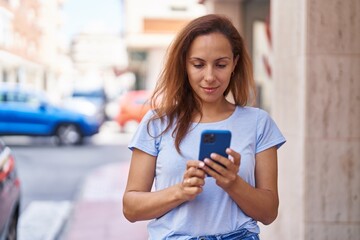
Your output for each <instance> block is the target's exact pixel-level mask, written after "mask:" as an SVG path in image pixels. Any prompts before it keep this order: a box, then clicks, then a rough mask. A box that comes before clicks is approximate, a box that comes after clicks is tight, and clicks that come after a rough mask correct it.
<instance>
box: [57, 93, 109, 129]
mask: <svg viewBox="0 0 360 240" xmlns="http://www.w3.org/2000/svg"><path fill="white" fill-rule="evenodd" d="M106 104H107V96H106V93H105V90H104V89H103V88H93V89H74V90H73V91H72V93H71V95H70V96H69V97H68V98H66V99H65V100H64V101H63V105H64V106H65V107H66V108H68V109H72V110H75V111H79V112H81V113H83V114H86V115H91V116H94V117H96V118H97V119H98V120H99V121H100V122H101V123H103V122H104V121H106V120H107V115H106V111H105V109H106Z"/></svg>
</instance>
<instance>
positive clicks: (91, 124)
mask: <svg viewBox="0 0 360 240" xmlns="http://www.w3.org/2000/svg"><path fill="white" fill-rule="evenodd" d="M100 125H101V123H100V122H99V120H97V119H96V118H94V117H91V116H86V115H84V114H81V113H79V112H76V111H73V110H69V109H66V108H62V107H59V106H55V105H53V104H51V103H50V102H49V101H48V100H47V99H46V97H45V94H44V93H42V92H35V91H32V90H29V89H25V88H22V87H21V86H19V85H16V86H11V87H10V86H7V85H0V135H24V136H54V137H55V140H56V142H57V144H59V145H79V144H82V143H83V140H84V138H85V137H90V136H93V135H94V134H96V133H98V132H99V128H100Z"/></svg>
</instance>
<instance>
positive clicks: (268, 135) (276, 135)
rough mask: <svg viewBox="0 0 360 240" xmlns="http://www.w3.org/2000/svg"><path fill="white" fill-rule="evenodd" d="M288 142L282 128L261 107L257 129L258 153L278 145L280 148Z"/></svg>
mask: <svg viewBox="0 0 360 240" xmlns="http://www.w3.org/2000/svg"><path fill="white" fill-rule="evenodd" d="M285 142H286V139H285V137H284V136H283V135H282V133H281V132H280V129H279V128H278V126H277V125H276V123H275V122H274V120H273V119H272V118H271V117H270V116H269V114H268V113H267V112H265V111H264V110H261V109H259V112H258V118H257V129H256V153H259V152H261V151H264V150H266V149H268V148H271V147H273V146H276V147H277V148H280V147H281V146H282V145H283V144H284V143H285Z"/></svg>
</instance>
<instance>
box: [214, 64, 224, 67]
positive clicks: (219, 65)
mask: <svg viewBox="0 0 360 240" xmlns="http://www.w3.org/2000/svg"><path fill="white" fill-rule="evenodd" d="M216 66H217V67H219V68H226V64H216Z"/></svg>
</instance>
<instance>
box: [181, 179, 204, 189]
mask: <svg viewBox="0 0 360 240" xmlns="http://www.w3.org/2000/svg"><path fill="white" fill-rule="evenodd" d="M204 184H205V180H204V179H203V178H197V177H192V178H186V179H184V181H183V186H186V187H202V186H204Z"/></svg>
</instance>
